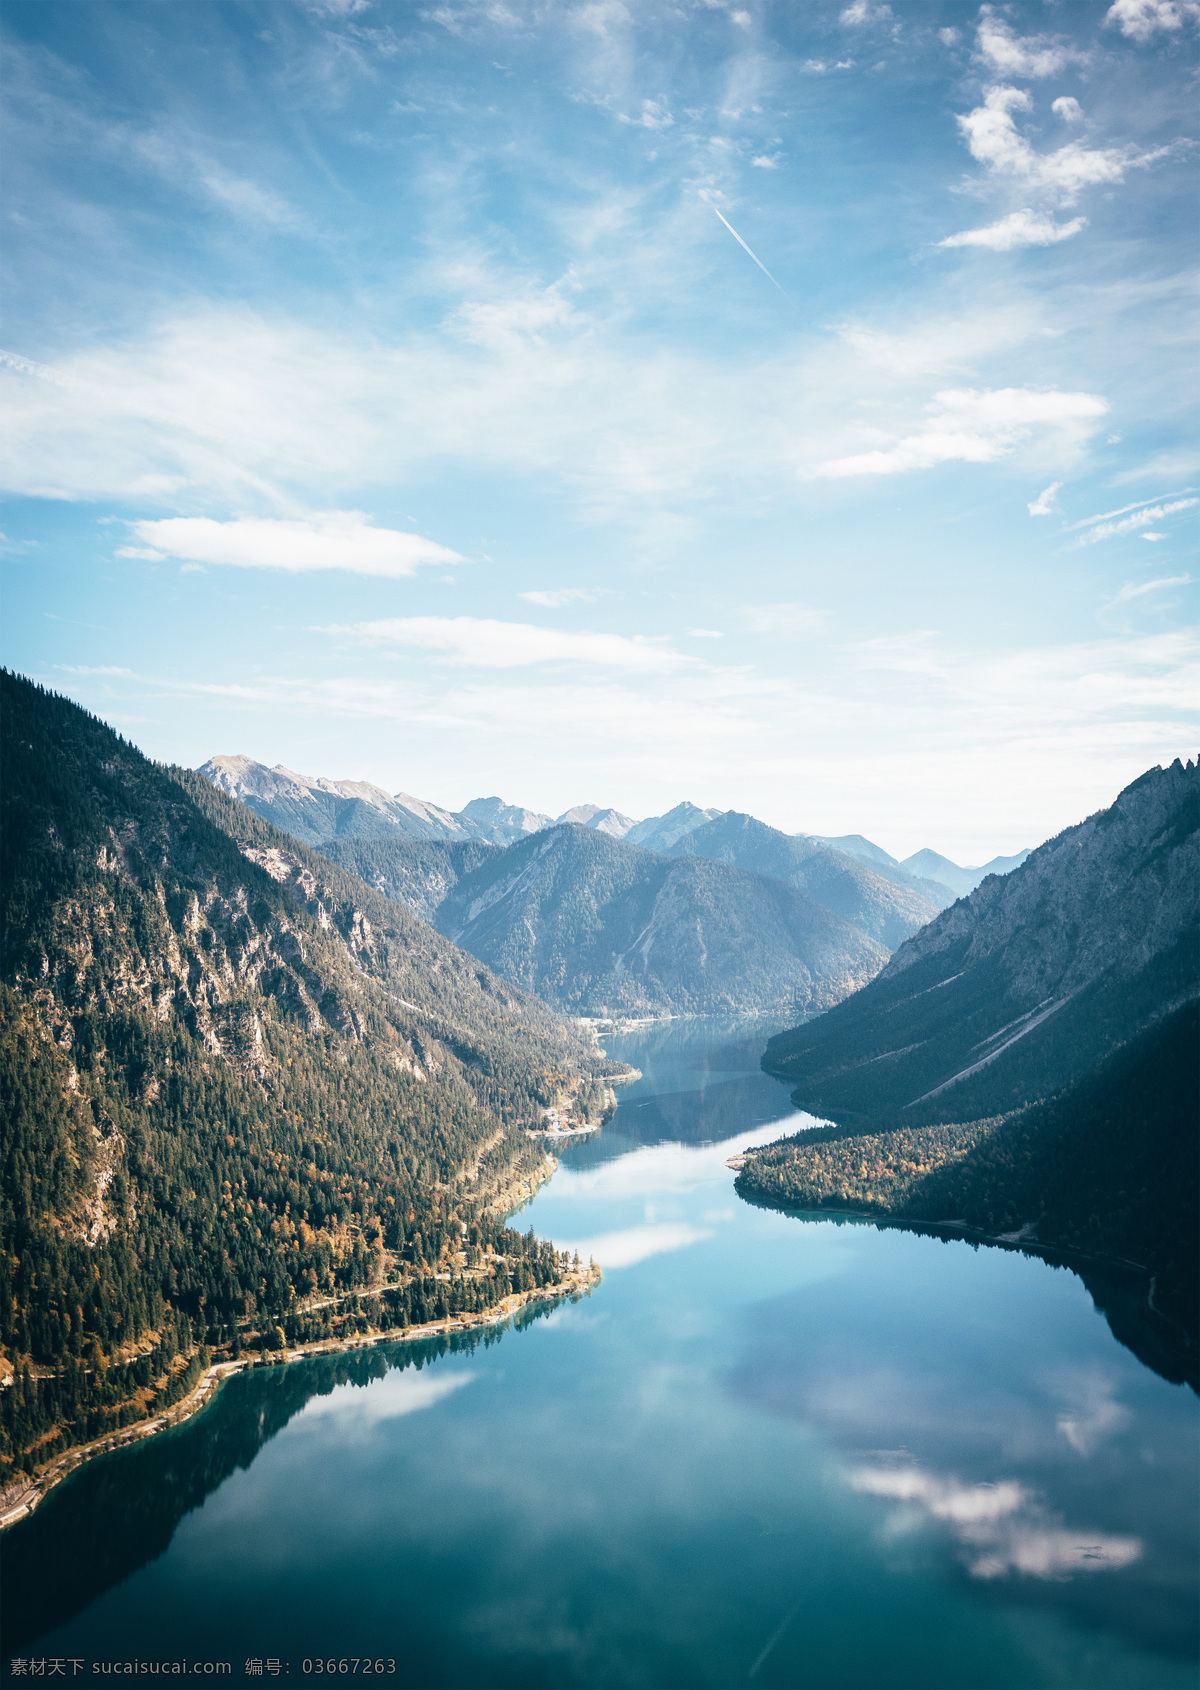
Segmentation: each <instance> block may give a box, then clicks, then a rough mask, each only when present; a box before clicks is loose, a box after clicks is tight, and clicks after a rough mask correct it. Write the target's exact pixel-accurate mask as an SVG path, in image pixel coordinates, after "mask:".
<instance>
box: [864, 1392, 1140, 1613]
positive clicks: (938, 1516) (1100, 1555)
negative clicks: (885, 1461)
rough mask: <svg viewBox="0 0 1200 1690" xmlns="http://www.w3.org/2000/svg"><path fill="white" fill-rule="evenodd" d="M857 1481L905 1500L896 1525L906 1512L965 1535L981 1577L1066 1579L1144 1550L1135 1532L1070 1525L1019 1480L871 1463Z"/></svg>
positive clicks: (966, 1551)
mask: <svg viewBox="0 0 1200 1690" xmlns="http://www.w3.org/2000/svg"><path fill="white" fill-rule="evenodd" d="M1060 1424H1061V1423H1060ZM850 1483H851V1485H852V1486H853V1488H854V1489H855V1490H857V1491H864V1492H866V1493H867V1494H868V1495H870V1496H878V1497H884V1498H887V1499H888V1500H890V1501H894V1502H897V1503H900V1504H901V1505H902V1508H903V1510H904V1513H902V1514H901V1516H900V1517H899V1518H898V1519H897V1520H896V1521H895V1522H894V1529H903V1528H904V1526H905V1525H906V1524H909V1523H911V1519H909V1520H906V1519H905V1514H908V1515H909V1516H910V1517H915V1519H917V1520H919V1518H920V1515H921V1514H924V1515H925V1516H927V1517H928V1518H929V1519H931V1520H933V1521H935V1522H936V1523H937V1524H938V1525H940V1526H941V1527H942V1528H943V1529H944V1530H945V1531H947V1532H948V1533H949V1534H950V1536H951V1537H952V1538H954V1539H955V1540H957V1542H958V1543H959V1545H960V1546H961V1548H962V1551H963V1556H964V1559H965V1561H966V1563H967V1570H968V1571H969V1572H970V1574H971V1576H972V1577H973V1578H978V1579H996V1578H1003V1577H1004V1576H1005V1575H1008V1574H1013V1573H1018V1574H1021V1575H1023V1576H1024V1577H1026V1578H1042V1579H1060V1578H1064V1577H1067V1576H1069V1575H1070V1574H1072V1573H1097V1572H1108V1571H1114V1570H1116V1569H1118V1568H1121V1567H1128V1566H1130V1565H1131V1564H1132V1563H1133V1562H1134V1561H1136V1560H1138V1559H1139V1558H1140V1556H1141V1554H1142V1544H1141V1541H1140V1539H1138V1538H1135V1537H1117V1536H1115V1535H1112V1534H1109V1533H1105V1532H1078V1531H1068V1530H1066V1529H1064V1528H1063V1527H1062V1526H1060V1525H1058V1523H1057V1522H1056V1521H1055V1520H1053V1519H1051V1518H1049V1517H1047V1515H1046V1513H1045V1510H1044V1509H1043V1508H1042V1507H1041V1505H1040V1504H1039V1502H1038V1499H1037V1498H1036V1497H1035V1496H1034V1495H1033V1494H1032V1493H1031V1492H1030V1491H1028V1490H1027V1489H1026V1488H1025V1486H1023V1485H1021V1484H1018V1483H1017V1481H1016V1480H1015V1479H1001V1480H1000V1481H999V1482H997V1483H996V1484H983V1485H980V1484H975V1485H971V1484H963V1483H962V1482H961V1481H960V1480H958V1479H954V1478H950V1477H942V1476H940V1475H938V1474H934V1473H928V1472H924V1471H923V1470H922V1469H921V1468H919V1467H916V1466H913V1467H893V1468H872V1467H868V1468H860V1469H859V1470H858V1471H856V1472H854V1473H851V1474H850Z"/></svg>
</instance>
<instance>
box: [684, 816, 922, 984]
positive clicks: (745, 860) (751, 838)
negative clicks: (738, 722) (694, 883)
mask: <svg viewBox="0 0 1200 1690" xmlns="http://www.w3.org/2000/svg"><path fill="white" fill-rule="evenodd" d="M669 850H670V854H671V855H672V856H685V855H686V856H697V857H708V858H710V859H711V860H712V861H713V862H718V863H730V864H732V865H733V866H734V867H735V868H740V869H746V870H747V871H748V872H749V873H751V874H765V875H770V876H771V878H772V879H774V880H782V881H785V882H786V883H787V884H788V885H789V886H795V887H796V888H797V889H798V890H799V891H801V892H804V893H806V894H807V895H808V896H809V897H810V898H815V899H816V901H817V903H819V904H824V905H825V907H826V908H827V909H831V910H833V911H834V912H835V914H837V915H840V916H843V917H844V918H845V919H846V920H847V921H852V922H853V923H854V925H855V926H856V927H858V928H859V929H860V930H861V931H862V932H864V933H868V934H869V935H870V936H871V938H872V939H877V940H878V941H879V943H880V944H882V945H886V946H887V947H888V949H889V950H894V949H895V947H896V946H897V945H899V944H902V943H903V942H904V940H905V939H907V938H909V937H910V935H911V934H913V933H915V932H916V931H917V929H918V928H919V927H923V926H924V925H925V923H926V922H927V921H931V920H932V919H933V917H934V916H935V915H936V914H937V913H938V911H939V910H940V909H943V908H944V907H945V905H946V902H947V900H948V897H949V894H948V893H947V892H946V889H945V888H944V887H942V886H938V885H936V884H935V883H934V882H932V881H928V882H926V881H918V880H914V879H913V878H912V876H911V875H909V874H907V873H905V871H904V870H903V869H901V868H899V867H896V868H893V869H889V868H884V867H881V866H880V865H878V864H873V863H867V862H864V861H863V860H862V858H861V857H854V856H851V855H849V853H847V852H845V851H838V850H835V849H834V847H833V846H831V845H825V844H823V843H822V842H821V841H820V840H817V839H809V838H807V837H805V836H804V835H803V834H792V833H780V832H779V830H778V828H774V827H768V826H767V824H766V823H765V822H760V821H756V820H755V818H754V817H753V816H747V815H743V814H742V813H741V812H740V811H738V810H727V811H726V812H725V814H724V815H723V816H718V817H717V819H716V820H715V821H711V822H706V823H705V824H704V826H703V827H697V828H694V829H692V831H691V832H689V833H686V834H684V835H683V837H682V838H681V839H679V840H678V842H677V843H676V844H674V845H672V846H671V847H670V848H669Z"/></svg>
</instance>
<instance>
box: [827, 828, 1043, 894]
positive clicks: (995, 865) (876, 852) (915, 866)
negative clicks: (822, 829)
mask: <svg viewBox="0 0 1200 1690" xmlns="http://www.w3.org/2000/svg"><path fill="white" fill-rule="evenodd" d="M821 844H822V845H834V846H836V847H837V849H838V850H839V851H845V852H847V853H848V854H849V855H850V856H852V857H861V858H862V860H863V861H864V862H866V863H870V864H871V865H872V867H874V868H876V869H878V870H879V872H880V873H881V874H888V873H889V872H890V871H892V870H896V869H898V870H900V872H901V874H905V875H907V876H908V877H910V878H912V879H916V880H917V881H924V882H925V883H926V885H927V887H928V885H929V883H930V882H933V883H934V885H935V886H936V887H938V888H939V893H938V895H939V896H940V897H941V901H942V903H943V904H944V903H945V902H946V899H945V897H944V895H943V894H942V893H941V891H940V889H941V888H943V887H944V888H945V889H946V890H948V891H950V892H952V893H953V894H954V896H955V897H956V898H965V897H966V895H967V893H968V892H973V891H974V890H975V888H976V887H977V886H978V885H979V883H980V881H981V880H986V879H987V877H988V875H989V874H1011V873H1012V871H1013V869H1015V868H1020V866H1021V864H1022V863H1023V862H1024V861H1025V859H1026V857H1027V856H1028V855H1029V852H1028V851H1018V852H1017V854H1016V856H1015V857H993V858H992V860H991V862H989V863H983V864H982V865H981V866H980V867H979V868H960V867H959V865H958V864H957V863H952V862H951V861H950V859H949V857H943V856H941V855H940V854H939V853H938V852H937V851H929V850H925V851H914V852H913V854H912V856H911V857H905V858H904V859H903V861H901V862H897V860H896V858H895V857H892V856H889V855H888V853H887V852H886V851H885V850H884V849H883V848H882V846H879V845H872V843H871V841H870V840H869V839H864V838H863V836H862V834H861V833H844V834H843V835H842V836H841V838H840V839H827V838H823V839H822V840H821Z"/></svg>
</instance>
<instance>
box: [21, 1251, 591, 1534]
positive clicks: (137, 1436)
mask: <svg viewBox="0 0 1200 1690" xmlns="http://www.w3.org/2000/svg"><path fill="white" fill-rule="evenodd" d="M601 1278H602V1275H601V1271H600V1269H599V1267H588V1268H582V1269H581V1270H580V1271H579V1272H578V1273H572V1274H570V1275H569V1276H568V1277H567V1278H566V1279H561V1280H557V1281H556V1282H555V1283H554V1284H553V1285H545V1286H541V1287H540V1288H539V1289H537V1290H534V1291H514V1292H512V1293H511V1294H510V1295H509V1296H507V1297H506V1298H505V1299H504V1301H503V1302H502V1303H497V1304H496V1305H495V1307H494V1308H493V1309H491V1310H489V1311H488V1312H486V1313H483V1314H473V1315H451V1316H450V1317H449V1318H448V1319H446V1320H434V1321H428V1322H427V1323H426V1324H425V1325H423V1326H405V1327H400V1326H395V1327H391V1328H389V1329H388V1330H387V1331H385V1332H360V1333H356V1334H355V1336H354V1337H353V1338H317V1339H314V1340H313V1341H312V1343H309V1344H297V1345H296V1346H295V1347H294V1348H293V1349H285V1350H280V1351H272V1352H269V1353H270V1355H271V1359H270V1360H269V1361H268V1360H267V1359H266V1358H265V1356H264V1355H263V1354H256V1355H253V1356H242V1357H240V1358H239V1359H238V1360H237V1361H233V1360H229V1361H217V1362H214V1363H213V1364H212V1366H211V1367H209V1368H208V1369H207V1370H206V1372H204V1373H203V1374H202V1375H201V1377H200V1378H199V1380H197V1382H196V1384H195V1386H194V1387H193V1389H192V1390H191V1391H190V1392H189V1393H188V1395H187V1396H186V1397H184V1398H182V1400H181V1401H179V1402H177V1403H175V1404H173V1405H172V1407H171V1408H169V1409H167V1410H166V1411H165V1412H164V1413H162V1414H158V1415H155V1417H154V1418H153V1419H152V1420H139V1421H137V1422H136V1424H134V1425H132V1426H124V1427H122V1428H121V1429H120V1430H119V1431H115V1432H107V1433H105V1435H104V1436H103V1437H100V1438H95V1439H94V1440H93V1441H92V1442H91V1443H89V1444H77V1445H75V1446H74V1447H72V1448H71V1449H69V1450H64V1451H63V1453H62V1454H61V1455H60V1456H58V1457H56V1458H55V1460H54V1462H53V1464H52V1465H51V1466H50V1467H48V1468H47V1470H46V1471H45V1472H44V1473H40V1474H27V1475H25V1476H24V1478H23V1479H21V1480H17V1481H15V1482H14V1483H13V1484H12V1485H11V1486H10V1487H8V1490H7V1492H4V1491H0V1532H6V1531H8V1530H9V1529H10V1528H11V1527H12V1526H15V1525H18V1524H19V1523H20V1522H21V1521H22V1520H25V1519H28V1518H29V1516H30V1515H31V1514H32V1513H33V1511H34V1509H35V1508H37V1507H38V1505H39V1504H40V1503H42V1502H44V1501H45V1499H46V1497H47V1496H49V1494H50V1492H51V1491H52V1490H53V1489H54V1487H55V1486H56V1485H59V1484H61V1483H62V1481H63V1480H64V1479H66V1478H69V1477H70V1475H71V1474H72V1473H74V1472H75V1471H76V1470H77V1469H78V1468H80V1467H82V1466H83V1465H84V1464H85V1463H86V1462H88V1461H94V1460H96V1458H97V1457H98V1456H101V1455H110V1454H112V1453H113V1451H115V1450H118V1449H128V1448H129V1446H130V1445H131V1444H137V1443H141V1442H142V1441H143V1440H144V1439H146V1438H152V1437H154V1436H156V1435H157V1434H158V1433H159V1432H166V1431H169V1430H170V1429H171V1428H172V1427H173V1426H181V1425H182V1424H183V1422H184V1421H185V1420H190V1419H191V1418H192V1416H193V1415H194V1414H199V1413H200V1411H201V1409H204V1408H207V1407H208V1404H209V1403H210V1402H211V1401H212V1400H213V1399H214V1397H215V1396H216V1394H217V1392H218V1391H219V1390H220V1388H221V1386H222V1385H223V1384H224V1383H225V1381H226V1379H231V1378H233V1376H234V1374H235V1373H244V1372H246V1371H247V1370H248V1369H250V1368H254V1367H286V1366H288V1365H289V1364H290V1363H292V1362H294V1361H304V1360H305V1359H307V1358H308V1357H309V1356H318V1355H341V1354H345V1353H346V1352H347V1351H350V1350H362V1349H372V1348H374V1347H375V1346H376V1345H377V1344H404V1343H408V1342H410V1341H412V1342H419V1341H420V1340H421V1339H424V1338H436V1337H441V1336H445V1335H447V1334H449V1333H451V1332H457V1333H462V1332H475V1331H481V1330H482V1329H483V1328H485V1327H489V1326H500V1325H502V1324H503V1323H504V1322H505V1321H507V1320H510V1319H511V1318H512V1316H513V1315H514V1314H516V1313H517V1311H518V1309H521V1308H524V1307H525V1306H526V1305H527V1304H529V1303H534V1302H559V1301H561V1300H562V1299H563V1298H564V1297H572V1296H582V1295H583V1294H584V1293H585V1292H586V1293H590V1291H591V1290H592V1288H593V1286H596V1285H599V1283H600V1281H601Z"/></svg>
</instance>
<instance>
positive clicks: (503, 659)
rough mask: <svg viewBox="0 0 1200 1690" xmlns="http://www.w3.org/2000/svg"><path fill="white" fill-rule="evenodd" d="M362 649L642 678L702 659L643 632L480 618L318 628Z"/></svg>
mask: <svg viewBox="0 0 1200 1690" xmlns="http://www.w3.org/2000/svg"><path fill="white" fill-rule="evenodd" d="M319 631H320V632H324V633H327V634H337V635H340V636H341V637H343V638H345V639H352V640H355V641H357V642H359V643H361V644H363V645H370V646H395V647H408V648H410V649H413V650H419V651H427V652H431V653H434V654H436V655H437V656H439V657H442V658H444V659H445V660H446V661H448V662H452V663H463V664H469V665H471V666H473V667H475V668H481V669H516V668H526V667H530V666H532V665H537V664H543V663H558V664H562V663H566V664H579V663H583V664H587V665H589V666H592V667H600V668H606V669H627V670H632V671H634V672H638V673H642V674H658V675H661V674H667V673H670V672H671V671H672V670H677V669H682V668H686V667H687V666H689V665H691V664H695V663H697V662H698V661H699V659H698V658H694V657H685V656H684V655H683V654H682V653H681V652H677V651H672V650H671V649H670V647H669V646H667V644H666V643H665V641H663V640H659V639H654V640H652V639H647V638H645V637H644V636H643V635H641V634H635V635H634V636H633V637H632V638H628V637H626V636H625V635H624V634H579V633H570V632H566V631H564V630H561V629H557V628H538V627H535V626H534V625H533V624H531V623H528V622H499V621H491V620H489V619H487V618H484V617H476V616H393V617H388V618H385V619H384V620H382V621H377V622H353V623H335V624H333V625H331V626H330V627H327V628H325V629H322V630H319Z"/></svg>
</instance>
